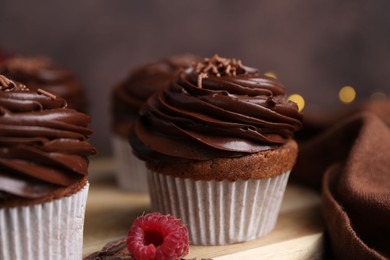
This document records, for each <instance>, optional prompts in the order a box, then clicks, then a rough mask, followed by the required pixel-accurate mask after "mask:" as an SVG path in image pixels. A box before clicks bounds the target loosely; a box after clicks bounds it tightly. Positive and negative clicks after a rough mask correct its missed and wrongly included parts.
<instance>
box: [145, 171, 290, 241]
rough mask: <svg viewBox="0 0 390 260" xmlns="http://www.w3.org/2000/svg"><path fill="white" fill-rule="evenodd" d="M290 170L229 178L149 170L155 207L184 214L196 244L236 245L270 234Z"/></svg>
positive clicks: (177, 214) (153, 206)
mask: <svg viewBox="0 0 390 260" xmlns="http://www.w3.org/2000/svg"><path fill="white" fill-rule="evenodd" d="M289 175H290V172H287V173H284V174H281V175H279V176H275V177H271V178H266V179H252V180H239V181H235V182H229V181H226V180H225V181H194V180H191V179H185V178H177V177H172V176H167V175H164V174H159V173H156V172H152V171H150V172H149V174H148V176H149V185H150V186H149V188H150V196H151V202H152V208H153V209H154V210H157V211H159V212H162V213H165V214H172V215H173V216H175V217H177V218H180V219H182V221H183V223H185V224H186V225H187V227H188V229H189V233H190V241H191V244H193V245H225V244H232V243H238V242H244V241H249V240H253V239H256V238H259V237H261V236H264V235H265V234H267V233H269V232H270V231H271V230H272V229H273V228H274V226H275V224H276V220H277V217H278V214H279V209H280V205H281V202H282V200H283V195H284V192H285V189H286V185H287V181H288V177H289Z"/></svg>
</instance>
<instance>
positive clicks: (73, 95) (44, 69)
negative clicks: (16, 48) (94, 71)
mask: <svg viewBox="0 0 390 260" xmlns="http://www.w3.org/2000/svg"><path fill="white" fill-rule="evenodd" d="M0 74H3V75H4V76H6V77H8V78H12V79H14V80H16V81H19V82H21V83H23V84H25V85H27V86H28V88H29V89H31V90H37V89H38V88H41V89H45V90H47V91H50V92H51V93H53V94H56V95H58V96H60V97H63V98H64V99H65V100H66V101H67V103H68V106H69V107H71V108H74V109H76V110H78V111H82V112H85V111H86V103H87V102H86V96H85V92H84V87H83V86H82V85H81V84H80V82H79V81H78V80H77V79H76V77H75V75H74V74H73V73H72V72H71V71H70V70H68V69H65V68H63V67H61V66H59V65H57V64H55V63H53V62H52V61H51V60H50V59H49V58H47V57H44V56H38V57H25V56H13V57H9V58H6V59H5V60H4V61H2V62H0Z"/></svg>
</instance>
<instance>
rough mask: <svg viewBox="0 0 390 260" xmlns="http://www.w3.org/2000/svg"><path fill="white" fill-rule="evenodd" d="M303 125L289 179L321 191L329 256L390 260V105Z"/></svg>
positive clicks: (357, 109)
mask: <svg viewBox="0 0 390 260" xmlns="http://www.w3.org/2000/svg"><path fill="white" fill-rule="evenodd" d="M305 117H306V116H305ZM304 125H305V128H306V129H305V130H304V131H303V132H302V133H300V134H299V135H298V138H300V140H301V141H300V143H301V144H300V152H299V156H298V161H297V164H296V166H295V168H294V170H293V174H292V180H293V181H294V180H295V181H299V182H301V183H304V184H306V185H309V186H311V187H313V188H315V189H317V190H318V191H320V190H321V187H322V209H323V216H324V220H325V223H326V227H327V232H328V234H329V238H330V245H331V248H332V255H333V257H335V258H338V259H387V258H390V100H385V101H378V102H367V103H362V104H360V105H359V106H357V107H355V108H354V109H352V110H350V111H347V112H340V113H337V114H333V115H332V116H327V117H324V116H314V115H308V116H307V117H306V119H305V121H304Z"/></svg>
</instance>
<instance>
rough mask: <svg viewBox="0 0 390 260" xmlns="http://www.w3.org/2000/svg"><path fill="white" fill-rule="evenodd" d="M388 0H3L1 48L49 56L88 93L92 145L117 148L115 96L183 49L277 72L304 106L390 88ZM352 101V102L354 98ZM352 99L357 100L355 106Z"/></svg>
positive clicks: (325, 105) (333, 103)
mask: <svg viewBox="0 0 390 260" xmlns="http://www.w3.org/2000/svg"><path fill="white" fill-rule="evenodd" d="M389 10H390V1H387V0H382V1H362V0H360V1H352V0H348V1H334V0H333V1H310V0H297V1H280V0H277V1H267V2H265V1H228V0H219V1H188V0H174V1H131V0H116V1H114V0H111V1H108V0H106V1H104V0H84V1H49V0H35V1H21V0H9V1H5V0H1V1H0V35H1V40H0V47H2V48H4V49H5V50H7V51H10V52H14V53H23V54H26V55H37V54H44V55H48V56H50V57H51V58H52V59H53V60H54V61H55V62H57V63H59V64H62V65H64V66H66V67H68V68H71V69H72V70H74V71H75V72H76V73H77V75H78V76H79V78H80V80H81V81H82V82H83V83H84V84H85V85H86V87H87V91H88V94H89V103H90V114H91V116H92V120H93V123H92V128H94V129H95V130H96V134H95V135H94V137H93V139H92V140H93V142H94V144H95V145H96V146H97V147H98V149H99V152H100V154H101V155H107V154H110V152H111V143H110V124H109V122H110V114H109V97H110V90H111V87H112V86H113V84H115V83H116V82H117V81H119V80H120V79H122V78H123V77H124V76H125V75H126V73H127V72H128V71H129V69H130V68H132V67H133V66H136V65H139V64H143V63H147V62H150V61H153V60H156V59H158V58H161V57H167V56H170V55H173V54H177V53H183V52H192V53H195V54H198V55H200V56H211V55H213V54H215V53H218V54H220V55H221V56H226V57H236V58H240V59H242V60H243V63H244V64H247V65H250V66H254V67H257V68H259V69H260V70H261V71H262V72H267V71H273V72H275V73H276V74H277V75H278V78H279V79H280V80H281V81H282V82H283V83H284V85H285V86H286V88H287V91H288V92H289V93H299V94H301V95H303V97H304V98H305V100H306V106H305V109H304V112H305V111H309V110H324V111H329V110H333V109H337V108H340V107H343V106H347V105H344V104H342V103H341V102H340V101H339V100H338V91H339V89H340V88H341V87H342V86H344V85H351V86H353V87H354V88H355V89H356V91H357V98H356V100H355V101H354V103H357V102H359V101H361V100H363V99H366V98H370V97H371V95H372V94H373V93H376V92H380V93H382V94H385V95H387V96H389V95H390V16H389V14H388V13H389ZM352 105H353V104H352ZM349 106H351V105H349Z"/></svg>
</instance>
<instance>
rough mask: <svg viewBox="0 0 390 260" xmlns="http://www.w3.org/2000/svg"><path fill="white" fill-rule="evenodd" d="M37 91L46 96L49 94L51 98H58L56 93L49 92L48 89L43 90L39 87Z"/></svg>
mask: <svg viewBox="0 0 390 260" xmlns="http://www.w3.org/2000/svg"><path fill="white" fill-rule="evenodd" d="M37 92H38V93H39V94H42V95H45V96H47V97H49V98H51V99H56V98H57V96H56V95H54V94H52V93H50V92H47V91H46V90H43V89H41V88H39V89H37Z"/></svg>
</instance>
